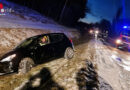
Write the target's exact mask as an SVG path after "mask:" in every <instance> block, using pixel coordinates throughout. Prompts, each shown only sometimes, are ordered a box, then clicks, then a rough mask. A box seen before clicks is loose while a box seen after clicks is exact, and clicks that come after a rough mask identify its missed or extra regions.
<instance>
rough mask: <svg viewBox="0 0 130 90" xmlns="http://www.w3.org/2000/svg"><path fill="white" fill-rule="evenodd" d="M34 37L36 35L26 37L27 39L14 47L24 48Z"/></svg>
mask: <svg viewBox="0 0 130 90" xmlns="http://www.w3.org/2000/svg"><path fill="white" fill-rule="evenodd" d="M35 38H36V37H31V38H28V39H26V40H24V41H23V42H22V43H20V44H19V45H18V46H17V47H16V48H24V47H26V46H28V45H30V44H31V43H32V42H33V40H34V39H35Z"/></svg>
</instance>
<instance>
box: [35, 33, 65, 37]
mask: <svg viewBox="0 0 130 90" xmlns="http://www.w3.org/2000/svg"><path fill="white" fill-rule="evenodd" d="M54 34H59V35H65V34H64V33H46V34H40V35H37V36H36V37H39V36H42V35H54ZM34 37H35V36H34Z"/></svg>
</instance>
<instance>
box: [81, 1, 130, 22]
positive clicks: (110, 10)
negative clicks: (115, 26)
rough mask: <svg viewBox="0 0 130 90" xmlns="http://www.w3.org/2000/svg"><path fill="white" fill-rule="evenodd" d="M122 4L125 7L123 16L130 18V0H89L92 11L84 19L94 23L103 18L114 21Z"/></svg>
mask: <svg viewBox="0 0 130 90" xmlns="http://www.w3.org/2000/svg"><path fill="white" fill-rule="evenodd" d="M124 2H125V3H124ZM120 6H123V8H124V9H123V14H122V16H121V18H123V17H124V18H127V19H128V18H129V19H130V0H88V7H89V8H90V11H91V13H87V15H86V17H85V18H84V19H82V21H84V22H87V23H92V22H98V21H100V20H101V19H103V18H105V19H107V20H109V21H112V19H113V17H114V16H115V15H116V11H117V9H118V8H119V7H120Z"/></svg>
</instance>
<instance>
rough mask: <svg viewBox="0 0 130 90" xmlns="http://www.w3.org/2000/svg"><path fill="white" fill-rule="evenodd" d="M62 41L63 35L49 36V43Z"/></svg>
mask: <svg viewBox="0 0 130 90" xmlns="http://www.w3.org/2000/svg"><path fill="white" fill-rule="evenodd" d="M62 39H63V35H60V34H52V35H50V41H51V43H56V42H59V41H62Z"/></svg>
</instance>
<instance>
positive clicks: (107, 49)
mask: <svg viewBox="0 0 130 90" xmlns="http://www.w3.org/2000/svg"><path fill="white" fill-rule="evenodd" d="M92 45H93V46H92ZM89 47H90V49H91V50H92V49H95V50H94V51H95V53H94V55H93V56H94V63H96V64H97V68H98V75H99V76H101V77H102V78H104V79H105V80H106V81H107V82H108V83H109V84H110V85H111V86H112V88H113V89H114V90H130V53H128V52H125V51H120V50H118V49H116V48H113V47H111V46H109V45H103V43H102V42H101V41H99V40H92V41H91V42H90V44H89Z"/></svg>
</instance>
